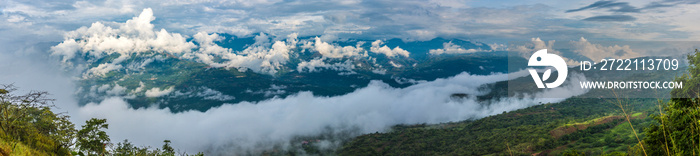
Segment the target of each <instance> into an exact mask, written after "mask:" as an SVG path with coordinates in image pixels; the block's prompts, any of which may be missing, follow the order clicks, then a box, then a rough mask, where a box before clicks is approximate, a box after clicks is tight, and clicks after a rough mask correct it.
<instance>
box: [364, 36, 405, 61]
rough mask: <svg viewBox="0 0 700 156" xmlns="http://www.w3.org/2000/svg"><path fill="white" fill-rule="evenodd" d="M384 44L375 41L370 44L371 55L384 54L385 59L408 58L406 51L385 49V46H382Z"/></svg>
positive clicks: (397, 48)
mask: <svg viewBox="0 0 700 156" xmlns="http://www.w3.org/2000/svg"><path fill="white" fill-rule="evenodd" d="M383 44H384V42H383V41H381V40H377V41H374V42H372V47H370V50H369V51H371V52H373V53H379V54H384V55H386V56H387V57H394V56H399V55H400V56H403V57H408V55H409V53H408V51H406V50H403V49H401V48H399V47H394V49H391V48H389V47H387V46H386V45H384V46H382V45H383Z"/></svg>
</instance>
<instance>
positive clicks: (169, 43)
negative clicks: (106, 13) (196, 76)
mask: <svg viewBox="0 0 700 156" xmlns="http://www.w3.org/2000/svg"><path fill="white" fill-rule="evenodd" d="M153 20H155V17H154V16H153V11H152V10H151V9H150V8H148V9H144V10H143V12H142V13H141V14H140V15H139V16H137V17H134V18H132V19H130V20H127V21H126V22H125V23H117V26H118V27H117V28H114V27H111V26H106V25H105V24H103V23H102V22H95V23H93V24H92V25H91V26H90V27H81V28H79V29H77V30H75V31H71V32H68V33H67V34H66V36H65V40H64V41H63V42H61V43H59V44H58V45H56V46H55V47H54V48H52V51H53V54H54V55H58V56H60V57H62V58H63V60H64V61H67V60H70V59H73V58H74V57H75V56H76V54H80V55H85V56H90V57H95V58H100V57H103V56H105V55H111V54H114V53H118V54H120V55H123V56H127V55H130V54H132V53H139V52H147V51H157V52H167V53H172V54H179V53H183V52H188V51H191V49H193V48H195V45H194V44H193V43H192V42H187V41H186V39H185V37H184V36H182V35H180V34H178V33H168V32H167V31H166V30H165V29H161V30H160V31H155V30H154V29H153V27H154V26H153V24H151V21H153Z"/></svg>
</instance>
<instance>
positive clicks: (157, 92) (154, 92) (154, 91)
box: [146, 86, 175, 97]
mask: <svg viewBox="0 0 700 156" xmlns="http://www.w3.org/2000/svg"><path fill="white" fill-rule="evenodd" d="M174 90H175V87H172V86H171V87H168V89H163V90H161V89H160V88H158V87H154V88H151V89H149V90H147V91H146V97H161V96H164V95H168V94H170V93H172V92H173V91H174Z"/></svg>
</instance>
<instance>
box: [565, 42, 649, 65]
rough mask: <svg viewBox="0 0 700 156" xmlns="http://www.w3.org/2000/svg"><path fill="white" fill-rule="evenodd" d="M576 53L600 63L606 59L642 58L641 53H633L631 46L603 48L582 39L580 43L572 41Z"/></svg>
mask: <svg viewBox="0 0 700 156" xmlns="http://www.w3.org/2000/svg"><path fill="white" fill-rule="evenodd" d="M571 45H572V49H573V50H574V52H576V53H578V54H580V55H583V56H586V57H588V58H590V59H591V60H593V61H600V60H601V59H605V58H615V59H627V58H634V57H640V55H639V53H637V52H635V51H633V50H632V49H631V48H630V46H629V45H623V46H619V45H614V46H603V45H600V44H593V43H590V42H588V40H586V39H585V38H583V37H581V39H580V40H578V41H571Z"/></svg>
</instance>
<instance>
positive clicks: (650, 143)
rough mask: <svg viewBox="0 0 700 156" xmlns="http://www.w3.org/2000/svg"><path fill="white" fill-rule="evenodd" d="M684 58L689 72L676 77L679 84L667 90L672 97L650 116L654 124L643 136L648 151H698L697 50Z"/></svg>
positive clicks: (699, 60)
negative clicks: (681, 83)
mask: <svg viewBox="0 0 700 156" xmlns="http://www.w3.org/2000/svg"><path fill="white" fill-rule="evenodd" d="M688 62H689V64H690V66H689V67H688V71H689V72H690V73H689V74H684V75H682V76H680V77H678V78H676V81H680V82H683V88H682V89H674V90H673V91H671V96H672V97H673V98H672V99H671V100H670V101H669V102H667V103H665V105H664V106H663V108H661V106H659V110H658V111H659V112H660V113H659V114H655V115H652V116H651V117H652V118H653V119H654V121H655V124H652V125H651V126H649V128H647V129H646V132H645V133H646V135H647V137H646V138H644V143H645V148H646V149H647V152H648V154H649V155H698V154H700V78H698V76H699V75H700V51H698V50H695V54H692V55H688ZM661 109H663V111H662V110H661Z"/></svg>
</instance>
